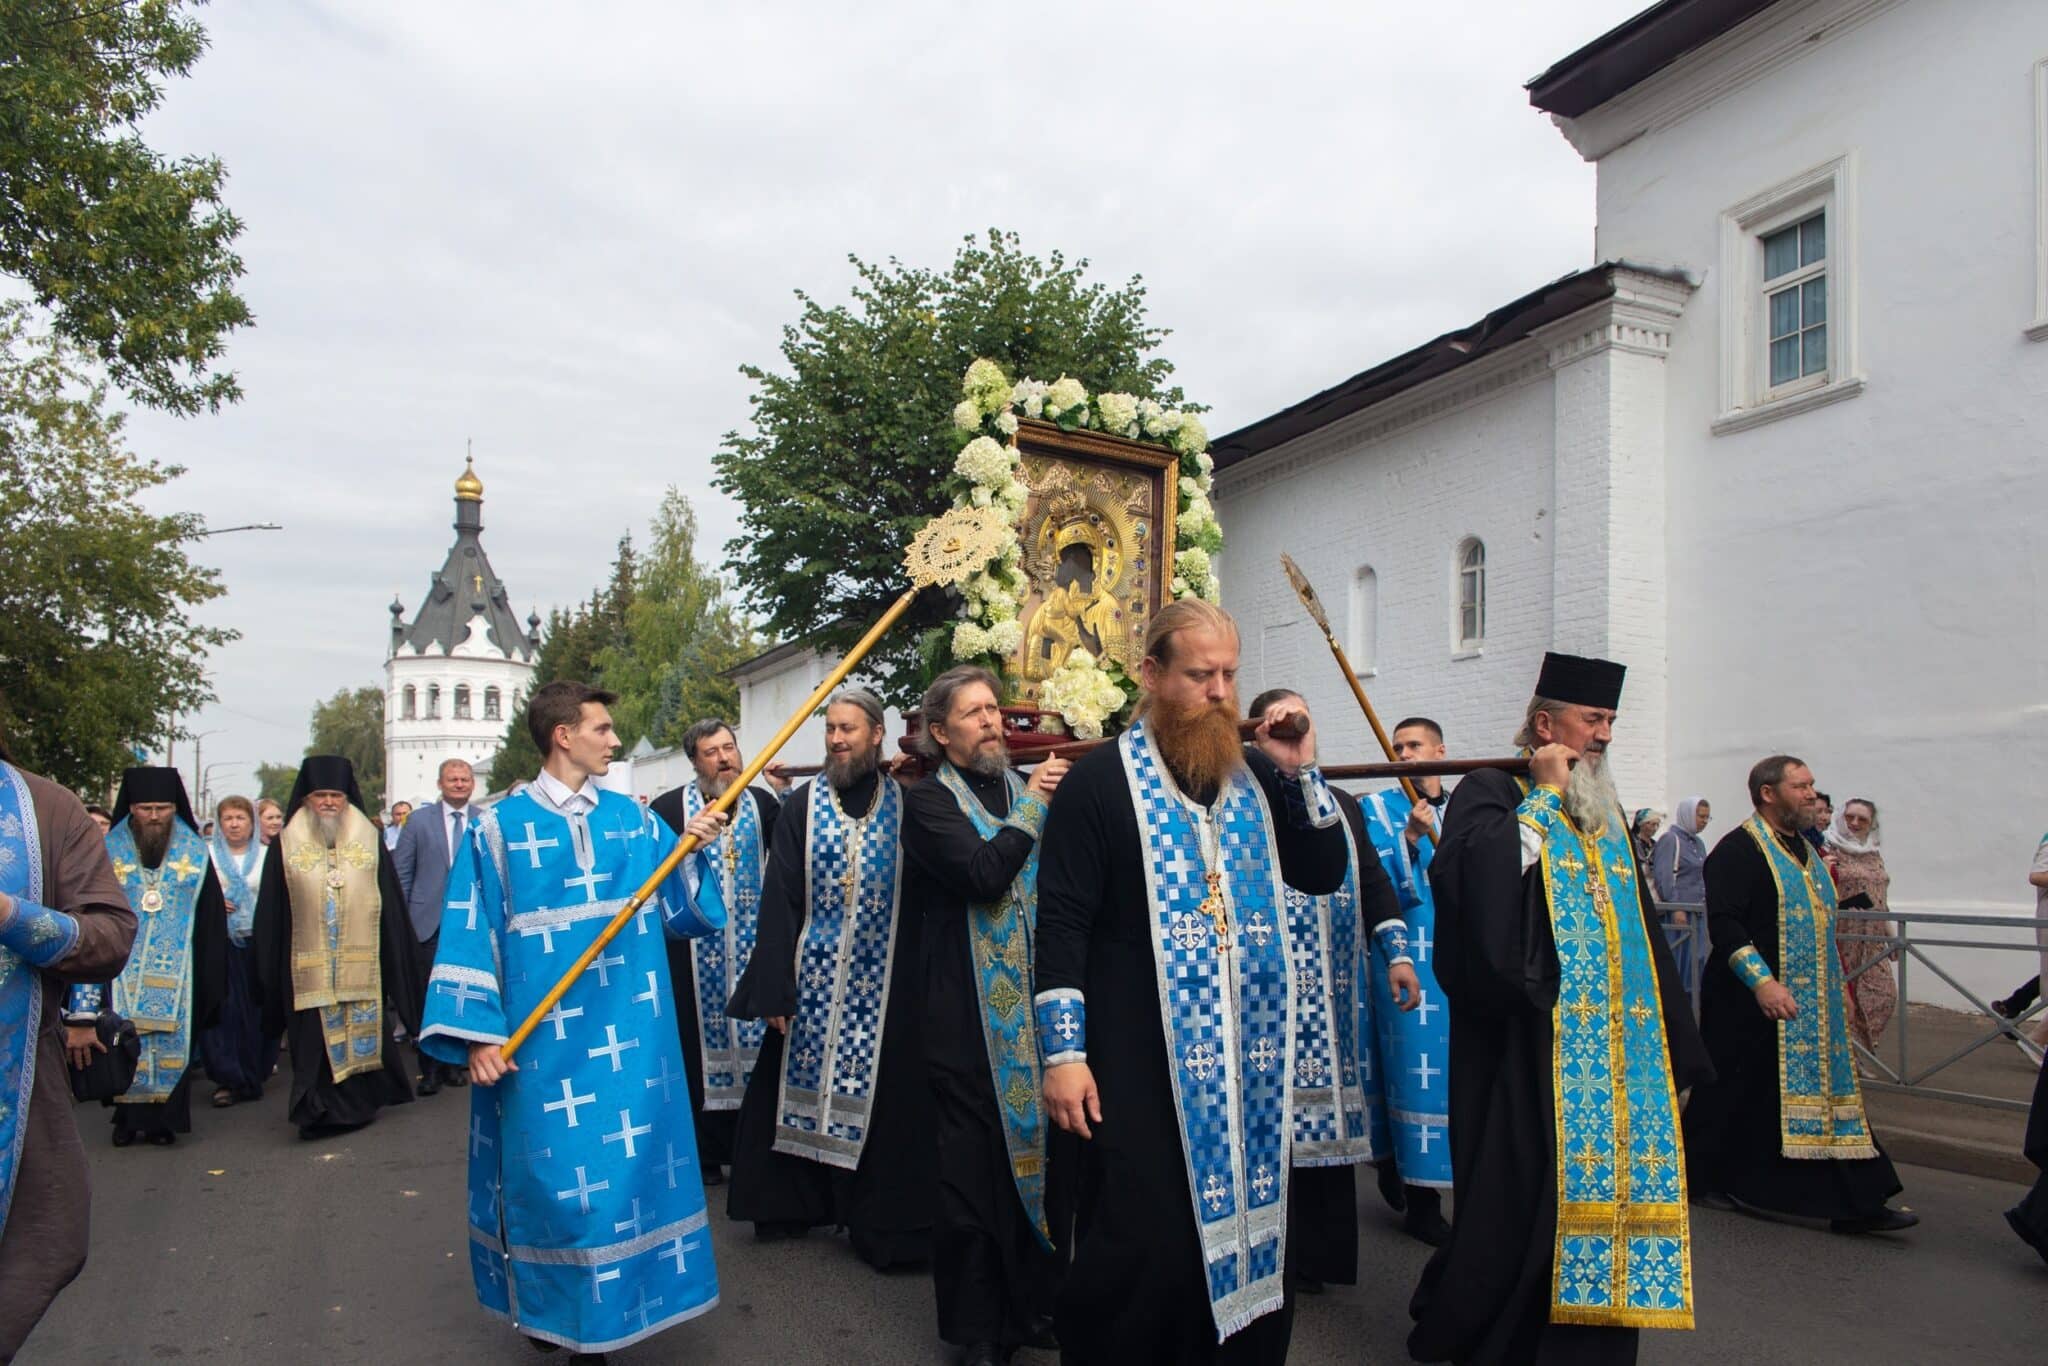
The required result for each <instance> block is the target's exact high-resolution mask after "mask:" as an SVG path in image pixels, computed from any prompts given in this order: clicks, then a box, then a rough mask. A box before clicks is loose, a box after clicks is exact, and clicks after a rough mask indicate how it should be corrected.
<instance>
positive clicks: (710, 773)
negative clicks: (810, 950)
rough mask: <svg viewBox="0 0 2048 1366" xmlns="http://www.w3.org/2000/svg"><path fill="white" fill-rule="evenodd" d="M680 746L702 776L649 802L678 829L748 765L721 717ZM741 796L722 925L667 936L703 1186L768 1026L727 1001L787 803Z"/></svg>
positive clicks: (721, 1151)
mask: <svg viewBox="0 0 2048 1366" xmlns="http://www.w3.org/2000/svg"><path fill="white" fill-rule="evenodd" d="M682 749H683V754H684V756H685V757H687V758H688V759H689V761H690V767H691V768H693V769H695V770H696V771H697V776H696V777H695V778H693V779H692V780H691V781H689V782H687V783H684V784H683V785H682V786H681V787H673V788H670V789H669V790H668V791H666V792H664V793H662V794H661V795H660V796H659V797H656V798H655V799H654V800H653V801H652V802H650V803H649V804H648V806H649V808H650V809H651V810H652V811H653V812H654V814H655V815H657V816H659V817H661V818H662V820H663V821H665V822H667V823H668V828H669V829H671V830H673V831H675V832H676V834H677V835H681V834H682V833H683V829H684V827H685V826H687V825H688V824H689V823H690V820H691V818H692V817H694V816H696V815H697V814H698V813H699V812H701V811H703V810H705V809H706V808H707V807H709V806H710V805H711V804H712V803H713V802H716V801H717V800H718V799H719V798H720V797H722V796H724V795H725V792H726V789H727V788H729V787H731V786H732V784H733V782H734V780H736V779H737V778H738V777H739V776H740V773H741V772H742V771H743V770H744V769H745V768H746V764H745V762H744V761H743V760H742V759H741V758H740V743H739V740H738V739H737V738H736V737H735V736H734V734H733V729H732V726H731V725H730V724H729V723H728V722H725V721H722V720H719V719H718V718H716V717H707V718H706V719H704V720H701V721H694V722H692V723H691V724H690V728H689V729H688V730H686V731H684V732H683V742H682ZM780 767H781V766H780V765H779V764H778V765H774V766H772V767H771V768H770V769H769V770H768V772H767V775H766V776H767V778H768V781H769V782H770V783H772V784H776V785H777V786H778V787H780V788H782V789H787V788H788V786H789V780H788V779H786V778H781V777H779V776H778V773H777V770H779V769H780ZM741 803H742V804H736V805H735V806H734V808H733V811H732V819H731V821H730V822H729V823H728V824H727V825H726V828H725V832H724V833H723V834H722V835H720V836H719V839H718V842H717V843H716V844H714V845H712V846H711V849H710V856H711V866H712V868H714V869H715V870H716V872H717V875H718V888H719V893H720V897H721V899H722V900H723V902H724V904H725V915H726V920H725V928H724V929H722V930H719V931H717V932H714V933H712V934H707V935H701V936H698V937H696V938H691V939H670V940H668V941H667V943H668V974H669V984H670V987H671V989H672V990H673V991H674V992H675V1011H676V1024H677V1028H678V1029H679V1031H680V1032H681V1034H682V1042H683V1071H684V1073H685V1074H686V1075H687V1076H688V1078H689V1084H690V1119H691V1121H692V1123H694V1124H695V1126H696V1129H697V1161H698V1163H699V1164H700V1166H701V1170H702V1175H703V1178H704V1184H705V1185H706V1186H716V1185H720V1184H722V1183H723V1182H724V1181H725V1170H724V1169H725V1166H726V1164H728V1163H730V1162H731V1161H732V1131H733V1124H734V1121H735V1120H736V1119H737V1118H738V1115H739V1108H740V1099H741V1097H743V1096H744V1095H745V1094H746V1089H747V1079H748V1078H749V1077H751V1076H752V1075H753V1073H754V1064H755V1063H756V1061H758V1060H759V1058H760V1055H761V1036H762V1034H763V1032H764V1029H763V1026H762V1025H761V1024H760V1023H759V1022H758V1021H754V1020H735V1019H732V1018H731V1017H729V1016H728V1015H727V1014H726V1013H725V1003H726V1002H727V1001H728V1000H730V999H731V998H732V990H733V987H734V985H735V984H736V983H738V981H739V978H740V974H741V973H742V972H744V971H745V970H746V966H747V960H748V959H749V958H751V957H752V956H753V952H754V941H755V939H756V937H757V936H758V935H759V933H760V924H761V884H762V880H763V878H764V877H765V875H766V874H767V871H768V846H769V843H770V841H771V839H772V838H773V836H774V833H775V815H776V812H777V811H778V810H780V809H781V805H782V803H781V802H780V801H778V800H777V799H776V797H775V795H774V794H773V793H771V792H770V791H769V790H768V789H767V788H765V787H753V788H749V789H747V794H746V796H745V797H743V798H742V799H741ZM707 1078H709V1081H708V1083H707V1080H706V1079H707Z"/></svg>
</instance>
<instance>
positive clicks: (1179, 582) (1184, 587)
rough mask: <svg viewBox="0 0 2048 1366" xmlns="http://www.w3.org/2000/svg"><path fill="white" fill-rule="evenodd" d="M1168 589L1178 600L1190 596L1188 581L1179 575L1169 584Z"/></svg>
mask: <svg viewBox="0 0 2048 1366" xmlns="http://www.w3.org/2000/svg"><path fill="white" fill-rule="evenodd" d="M1167 587H1168V589H1169V590H1170V591H1171V592H1172V593H1173V595H1174V596H1175V597H1177V598H1184V597H1186V596H1187V595H1188V581H1187V580H1186V579H1184V578H1182V577H1181V576H1180V575H1178V574H1176V575H1174V576H1173V582H1172V583H1170V584H1168V585H1167Z"/></svg>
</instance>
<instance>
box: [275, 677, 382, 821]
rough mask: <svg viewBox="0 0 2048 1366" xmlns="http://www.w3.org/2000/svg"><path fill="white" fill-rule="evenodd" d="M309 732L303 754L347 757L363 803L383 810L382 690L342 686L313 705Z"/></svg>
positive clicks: (374, 809)
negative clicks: (310, 736) (310, 732)
mask: <svg viewBox="0 0 2048 1366" xmlns="http://www.w3.org/2000/svg"><path fill="white" fill-rule="evenodd" d="M312 732H313V742H312V743H311V744H309V745H307V746H306V753H308V754H339V755H340V756H341V757H342V758H344V759H346V760H348V761H349V762H350V763H351V764H353V765H354V766H355V770H356V786H357V787H358V788H360V789H361V790H362V794H363V804H364V805H365V806H367V807H368V808H369V809H370V811H371V812H372V813H375V812H377V811H381V810H383V808H384V690H383V689H382V688H373V687H365V688H343V689H342V690H341V691H339V692H337V693H335V694H334V696H332V697H330V698H328V699H327V700H326V701H325V702H322V703H320V704H318V705H317V706H315V707H314V708H313V724H312ZM293 776H294V777H296V776H297V774H296V772H294V774H293ZM287 791H289V788H287Z"/></svg>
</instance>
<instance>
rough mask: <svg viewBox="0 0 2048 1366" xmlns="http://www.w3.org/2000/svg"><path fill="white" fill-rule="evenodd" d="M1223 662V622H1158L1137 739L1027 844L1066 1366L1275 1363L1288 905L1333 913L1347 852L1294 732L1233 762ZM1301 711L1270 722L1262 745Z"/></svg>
mask: <svg viewBox="0 0 2048 1366" xmlns="http://www.w3.org/2000/svg"><path fill="white" fill-rule="evenodd" d="M1237 661H1238V634H1237V625H1236V623H1235V622H1234V621H1232V620H1231V618H1230V616H1229V614H1228V613H1226V612H1224V611H1223V610H1222V609H1221V608H1219V607H1216V606H1214V605H1213V604H1210V603H1207V602H1203V601H1201V600H1200V599H1195V598H1189V599H1183V600H1181V601H1179V602H1175V603H1173V604H1171V605H1169V606H1167V607H1165V608H1163V609H1161V610H1160V611H1159V612H1158V613H1157V614H1156V615H1155V616H1154V617H1153V619H1152V623H1151V626H1150V629H1149V630H1148V631H1147V633H1146V641H1145V654H1144V658H1143V660H1142V661H1141V662H1140V665H1139V682H1140V686H1141V688H1142V689H1143V694H1142V698H1141V700H1140V703H1139V715H1138V718H1137V720H1136V721H1134V722H1133V724H1132V726H1131V727H1130V729H1128V730H1126V731H1125V732H1124V733H1123V734H1122V735H1121V736H1119V737H1118V739H1117V741H1116V743H1115V744H1110V745H1104V746H1102V747H1101V748H1099V749H1097V750H1095V751H1093V752H1092V753H1090V754H1088V755H1086V756H1084V757H1083V758H1081V759H1080V760H1078V761H1077V762H1076V763H1075V764H1074V767H1073V769H1072V770H1071V771H1070V772H1069V773H1068V774H1067V775H1066V776H1065V777H1064V778H1063V779H1061V780H1060V788H1059V792H1058V794H1057V795H1056V796H1055V798H1054V800H1053V805H1052V812H1051V814H1050V816H1049V817H1048V819H1047V821H1046V828H1045V836H1044V840H1043V844H1044V852H1043V854H1042V855H1041V857H1040V864H1039V876H1038V894H1039V912H1038V943H1037V958H1036V982H1035V986H1036V989H1037V997H1036V1004H1037V1017H1038V1018H1037V1023H1038V1038H1039V1045H1040V1049H1041V1052H1042V1053H1043V1054H1044V1064H1045V1098H1046V1109H1047V1112H1048V1114H1049V1116H1050V1117H1051V1118H1052V1120H1053V1122H1054V1123H1055V1124H1057V1125H1059V1126H1060V1127H1061V1128H1062V1129H1065V1130H1067V1131H1068V1132H1070V1133H1074V1134H1078V1135H1079V1136H1080V1137H1081V1138H1082V1139H1083V1140H1084V1141H1083V1143H1082V1158H1081V1184H1080V1191H1079V1196H1078V1200H1077V1206H1078V1208H1077V1210H1076V1240H1075V1249H1074V1260H1073V1263H1072V1265H1071V1266H1070V1267H1069V1268H1068V1271H1067V1280H1066V1285H1065V1287H1064V1288H1063V1289H1062V1291H1061V1292H1060V1297H1059V1307H1058V1312H1057V1314H1056V1324H1057V1328H1058V1332H1059V1340H1060V1348H1061V1355H1062V1359H1063V1360H1065V1361H1067V1362H1070V1363H1096V1362H1101V1363H1112V1362H1114V1363H1128V1362H1148V1361H1150V1362H1176V1363H1180V1362H1196V1363H1199V1362H1212V1361H1214V1362H1279V1361H1283V1360H1285V1359H1286V1356H1287V1344H1288V1339H1289V1336H1290V1334H1291V1332H1292V1327H1293V1300H1292V1298H1291V1297H1290V1296H1289V1295H1288V1294H1287V1293H1286V1290H1285V1285H1286V1277H1285V1263H1284V1255H1283V1248H1284V1245H1285V1242H1286V1237H1285V1234H1286V1227H1287V1208H1288V1205H1287V1202H1288V1195H1289V1192H1288V1181H1287V1176H1288V1152H1289V1138H1290V1123H1291V1117H1290V1114H1289V1098H1290V1097H1289V1085H1288V1069H1289V1065H1290V1063H1291V1059H1292V1053H1293V1049H1292V1046H1291V1041H1290V1025H1291V1012H1290V1009H1289V1006H1290V999H1291V994H1292V989H1293V983H1292V974H1291V971H1290V969H1289V962H1288V952H1287V943H1286V906H1285V889H1286V887H1289V886H1291V887H1296V888H1299V889H1300V890H1302V891H1304V892H1307V893H1309V894H1310V895H1316V896H1320V895H1324V894H1327V893H1330V892H1334V891H1335V890H1336V889H1337V888H1338V887H1339V886H1340V885H1341V884H1342V882H1343V880H1344V873H1345V867H1346V850H1345V840H1344V835H1343V830H1342V826H1341V822H1340V819H1339V816H1338V811H1337V806H1336V803H1335V800H1334V799H1333V798H1332V797H1331V795H1330V789H1329V787H1328V785H1327V784H1326V783H1324V781H1323V778H1322V774H1321V772H1320V771H1319V770H1318V769H1317V768H1316V765H1315V757H1316V746H1315V731H1314V729H1313V727H1305V728H1304V730H1303V733H1302V734H1301V735H1299V736H1297V737H1295V738H1294V739H1291V740H1282V741H1279V742H1277V743H1276V744H1275V745H1274V748H1273V751H1272V754H1273V757H1270V758H1269V757H1268V756H1267V755H1266V754H1263V753H1257V752H1248V751H1246V750H1245V748H1244V747H1243V745H1242V743H1241V742H1240V740H1239V738H1238V730H1237V725H1238V715H1239V713H1238V702H1237ZM1298 710H1299V708H1298V706H1296V705H1294V704H1290V703H1287V702H1284V701H1283V702H1280V703H1278V704H1276V705H1275V706H1274V707H1273V708H1272V710H1271V711H1269V713H1268V717H1267V723H1266V731H1267V733H1270V732H1271V731H1272V730H1273V729H1281V730H1285V729H1286V727H1284V726H1280V725H1279V724H1278V723H1279V722H1281V721H1284V720H1286V719H1288V718H1290V717H1292V716H1294V715H1295V714H1296V713H1297V712H1298ZM1283 878H1284V879H1285V885H1284V886H1283V883H1282V879H1283Z"/></svg>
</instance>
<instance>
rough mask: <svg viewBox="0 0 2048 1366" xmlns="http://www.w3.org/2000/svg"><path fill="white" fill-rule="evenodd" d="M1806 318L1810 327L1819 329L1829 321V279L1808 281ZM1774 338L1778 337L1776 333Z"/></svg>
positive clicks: (1822, 277) (1825, 277)
mask: <svg viewBox="0 0 2048 1366" xmlns="http://www.w3.org/2000/svg"><path fill="white" fill-rule="evenodd" d="M1805 298H1806V305H1805V306H1806V318H1805V323H1806V326H1808V327H1818V326H1819V325H1820V324H1822V323H1824V322H1826V321H1827V320H1828V277H1827V276H1825V275H1823V276H1821V277H1819V278H1818V279H1814V280H1808V281H1807V282H1806V287H1805ZM1772 335H1773V336H1775V335H1776V332H1775V331H1774V332H1773V333H1772Z"/></svg>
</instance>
